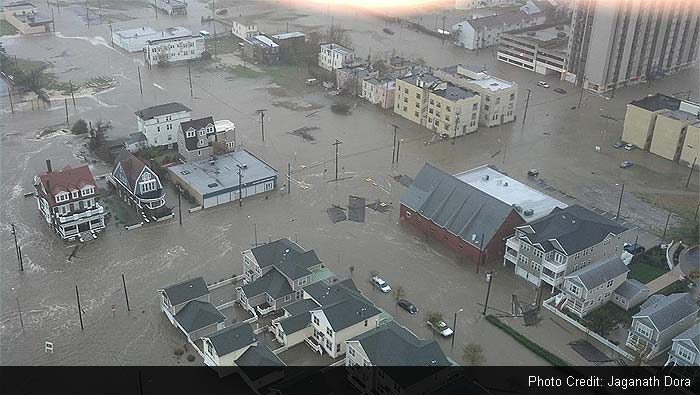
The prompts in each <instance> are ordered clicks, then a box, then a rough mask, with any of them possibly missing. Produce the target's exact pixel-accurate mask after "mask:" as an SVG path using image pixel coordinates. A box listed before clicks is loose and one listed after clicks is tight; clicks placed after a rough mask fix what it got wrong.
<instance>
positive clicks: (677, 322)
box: [625, 293, 700, 358]
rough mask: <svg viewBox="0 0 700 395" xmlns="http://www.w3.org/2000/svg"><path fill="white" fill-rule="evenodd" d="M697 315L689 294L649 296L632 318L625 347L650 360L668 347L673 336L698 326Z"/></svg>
mask: <svg viewBox="0 0 700 395" xmlns="http://www.w3.org/2000/svg"><path fill="white" fill-rule="evenodd" d="M699 311H700V306H698V304H697V302H696V301H695V300H694V299H693V297H692V296H690V294H688V293H675V294H671V295H663V294H655V295H652V296H651V297H650V298H649V299H647V300H646V301H645V302H644V303H642V305H641V308H640V310H639V313H637V314H635V315H633V316H632V324H631V325H630V328H629V331H628V335H627V341H626V343H625V344H626V345H627V346H628V347H630V348H632V349H634V350H636V351H639V352H641V353H644V354H646V355H647V358H653V357H655V356H657V355H659V354H660V353H661V352H663V351H665V350H667V349H668V348H669V347H671V344H672V342H673V339H674V338H675V337H676V336H678V335H680V334H681V333H683V332H684V331H686V330H688V329H690V328H691V327H692V326H696V325H697V324H698V323H697V322H696V321H697V318H698V312H699Z"/></svg>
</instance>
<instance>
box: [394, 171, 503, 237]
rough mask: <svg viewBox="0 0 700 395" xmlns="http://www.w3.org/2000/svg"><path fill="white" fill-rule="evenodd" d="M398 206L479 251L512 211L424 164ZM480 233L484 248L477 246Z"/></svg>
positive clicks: (497, 201) (451, 176)
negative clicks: (412, 212) (418, 215)
mask: <svg viewBox="0 0 700 395" xmlns="http://www.w3.org/2000/svg"><path fill="white" fill-rule="evenodd" d="M401 204H403V205H404V206H406V207H408V208H410V209H412V210H414V211H416V212H418V213H420V214H421V215H422V216H423V217H426V218H429V219H430V220H431V221H433V222H434V223H435V224H437V225H439V226H442V227H444V228H446V229H447V230H448V231H450V233H452V234H454V235H456V236H459V237H460V238H462V240H464V241H466V242H467V243H469V244H471V245H473V246H475V247H477V248H479V249H483V248H484V246H487V245H488V244H489V242H490V241H491V238H492V237H493V236H494V235H495V234H496V232H497V231H498V230H499V229H500V227H501V226H502V225H503V223H504V221H505V220H506V218H507V217H508V216H509V215H510V214H511V213H513V212H515V211H514V210H513V208H512V207H511V206H509V205H508V204H506V203H504V202H502V201H500V200H499V199H496V198H494V197H492V196H490V195H488V194H486V193H484V192H483V191H481V190H479V189H477V188H475V187H473V186H471V185H469V184H467V183H465V182H463V181H461V180H459V179H458V178H456V177H455V176H453V175H451V174H448V173H446V172H444V171H442V170H440V169H438V168H437V167H434V166H433V165H431V164H429V163H426V164H425V165H424V166H423V168H422V169H421V170H420V171H419V172H418V174H417V175H416V178H415V180H413V184H411V186H410V187H409V188H408V191H406V192H405V193H404V194H403V195H402V196H401ZM481 234H483V235H484V246H480V245H479V243H480V238H481Z"/></svg>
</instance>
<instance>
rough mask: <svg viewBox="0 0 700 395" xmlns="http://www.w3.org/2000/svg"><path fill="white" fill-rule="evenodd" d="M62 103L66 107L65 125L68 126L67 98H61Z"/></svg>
mask: <svg viewBox="0 0 700 395" xmlns="http://www.w3.org/2000/svg"><path fill="white" fill-rule="evenodd" d="M63 104H64V105H65V107H66V126H70V124H69V123H68V99H63Z"/></svg>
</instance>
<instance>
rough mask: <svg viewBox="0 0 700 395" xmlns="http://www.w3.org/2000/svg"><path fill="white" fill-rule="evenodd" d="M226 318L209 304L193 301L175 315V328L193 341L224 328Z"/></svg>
mask: <svg viewBox="0 0 700 395" xmlns="http://www.w3.org/2000/svg"><path fill="white" fill-rule="evenodd" d="M225 321H226V317H224V315H223V314H221V312H220V311H219V310H218V309H217V308H216V307H214V305H213V304H211V303H209V302H202V301H199V300H193V301H190V302H187V303H186V304H185V306H184V307H183V308H182V309H180V311H179V312H178V313H177V314H175V326H177V327H178V328H180V330H181V331H182V333H184V334H185V335H186V336H187V338H188V339H189V340H191V341H195V340H198V339H199V338H200V337H202V336H204V335H207V334H209V333H212V332H214V331H216V330H218V329H223V328H224V323H225Z"/></svg>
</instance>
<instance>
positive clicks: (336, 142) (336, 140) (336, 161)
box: [333, 139, 343, 181]
mask: <svg viewBox="0 0 700 395" xmlns="http://www.w3.org/2000/svg"><path fill="white" fill-rule="evenodd" d="M340 144H343V142H342V141H340V140H338V139H335V143H333V145H335V180H336V181H338V146H339V145H340Z"/></svg>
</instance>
